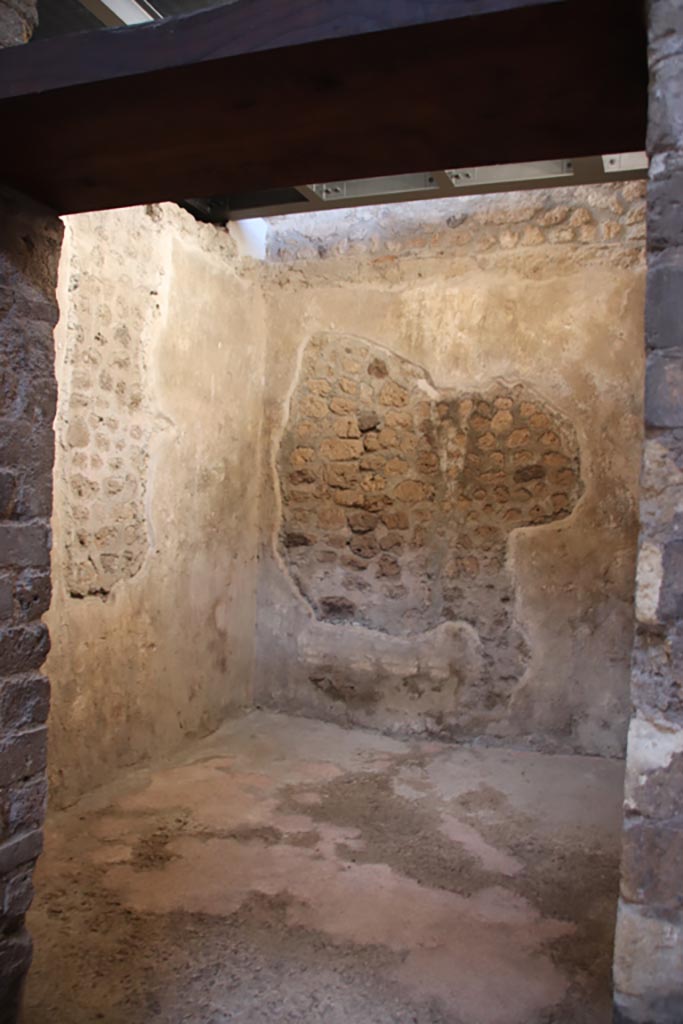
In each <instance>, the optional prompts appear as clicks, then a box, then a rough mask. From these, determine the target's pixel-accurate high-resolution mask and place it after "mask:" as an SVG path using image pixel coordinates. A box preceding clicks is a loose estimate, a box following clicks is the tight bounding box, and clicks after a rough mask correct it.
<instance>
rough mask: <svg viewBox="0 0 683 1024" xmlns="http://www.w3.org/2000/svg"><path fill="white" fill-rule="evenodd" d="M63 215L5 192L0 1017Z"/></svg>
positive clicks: (7, 975) (42, 596)
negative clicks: (37, 206)
mask: <svg viewBox="0 0 683 1024" xmlns="http://www.w3.org/2000/svg"><path fill="white" fill-rule="evenodd" d="M60 241H61V224H60V222H59V220H57V218H56V217H53V216H52V215H50V214H46V213H44V212H42V211H41V210H39V209H37V208H35V207H33V206H32V205H31V204H29V203H28V202H27V201H24V200H20V199H18V198H15V197H11V196H9V195H2V196H0V381H1V387H2V395H1V396H0V1022H2V1024H9V1022H12V1021H14V1019H15V1017H16V1014H17V1013H18V1005H19V999H20V995H21V988H22V982H23V978H24V975H25V973H26V971H27V969H28V966H29V963H30V959H31V942H30V938H29V936H28V934H27V932H26V929H25V928H24V915H25V913H26V911H27V910H28V907H29V906H30V903H31V899H32V895H33V889H32V882H31V877H32V873H33V866H34V864H35V861H36V858H37V856H38V854H39V853H40V851H41V848H42V831H41V829H42V824H43V817H44V811H45V799H46V792H47V784H46V776H45V763H46V746H47V744H46V739H47V737H46V720H47V714H48V707H49V684H48V681H47V679H46V678H45V677H44V676H43V675H42V674H41V666H42V664H43V661H44V660H45V657H46V655H47V652H48V650H49V637H48V632H47V627H46V626H45V625H44V624H43V623H42V622H41V615H42V614H43V613H44V612H45V611H46V610H47V608H48V605H49V603H50V514H51V510H52V459H53V452H54V440H53V432H52V421H53V419H54V414H55V405H56V390H57V389H56V382H55V379H54V350H53V334H52V332H53V328H54V325H55V323H56V321H57V316H58V311H57V301H56V296H55V286H56V277H57V260H58V256H59V247H60Z"/></svg>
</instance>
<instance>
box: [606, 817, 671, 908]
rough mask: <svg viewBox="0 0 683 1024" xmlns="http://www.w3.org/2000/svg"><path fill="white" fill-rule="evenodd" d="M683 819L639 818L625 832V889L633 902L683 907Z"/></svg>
mask: <svg viewBox="0 0 683 1024" xmlns="http://www.w3.org/2000/svg"><path fill="white" fill-rule="evenodd" d="M682 866H683V823H682V822H678V823H677V822H662V821H643V820H637V821H633V822H630V823H628V825H627V828H626V830H625V832H624V842H623V850H622V862H621V893H622V896H623V897H624V899H626V900H628V901H629V903H644V904H646V905H647V906H650V907H652V906H657V907H659V908H660V909H661V908H665V909H666V910H667V911H668V910H671V909H679V908H681V907H683V889H682V888H681V870H682Z"/></svg>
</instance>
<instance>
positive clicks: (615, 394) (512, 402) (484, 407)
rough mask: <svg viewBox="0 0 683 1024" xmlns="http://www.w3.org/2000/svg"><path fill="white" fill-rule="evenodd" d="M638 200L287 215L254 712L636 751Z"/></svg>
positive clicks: (276, 284) (572, 193) (559, 196)
mask: <svg viewBox="0 0 683 1024" xmlns="http://www.w3.org/2000/svg"><path fill="white" fill-rule="evenodd" d="M643 247H644V187H643V184H642V183H639V182H632V183H628V184H625V185H623V186H601V187H596V188H579V189H559V190H552V191H548V192H532V193H518V194H510V195H507V196H494V197H480V198H473V199H470V200H458V201H446V200H444V201H439V202H435V203H433V204H421V203H414V204H410V205H409V206H403V207H400V208H397V207H391V206H389V207H380V208H374V209H369V210H353V211H346V212H342V211H338V212H334V213H329V214H322V215H317V216H316V218H315V219H313V218H310V217H309V218H306V217H301V216H300V217H292V218H287V219H286V220H285V219H283V220H280V221H278V220H275V221H273V222H272V224H271V231H270V236H269V258H270V262H269V263H268V264H267V265H266V266H265V268H264V273H265V274H266V275H267V278H268V285H267V296H268V365H267V373H266V393H265V430H264V437H265V441H266V445H267V449H268V456H267V458H268V460H269V466H267V468H268V469H269V472H268V473H267V474H266V477H265V486H264V497H263V501H262V506H261V507H262V529H261V553H262V558H261V569H260V584H259V608H258V615H257V631H258V636H257V645H256V672H255V682H254V690H255V695H256V699H257V700H258V701H259V702H260V703H263V704H266V705H271V706H273V707H275V708H281V709H288V710H290V711H294V712H297V713H303V714H310V715H315V716H318V717H322V718H327V719H330V720H333V721H338V722H341V723H356V724H360V725H368V726H374V727H379V728H381V729H384V730H388V731H399V732H407V733H410V732H415V733H421V734H431V735H436V736H441V737H444V738H449V737H450V738H452V737H459V736H462V737H473V736H484V737H488V738H489V739H490V740H491V741H493V742H496V741H503V740H508V741H509V740H513V741H515V742H524V743H528V744H530V745H533V746H535V747H539V748H541V749H546V750H563V751H579V752H587V753H591V754H603V755H617V756H620V755H621V754H622V753H623V748H624V742H625V734H626V728H627V723H628V717H629V665H630V648H631V635H632V628H633V578H634V562H635V547H636V535H637V522H638V513H637V509H638V473H639V449H640V438H641V434H642V397H641V391H642V373H643V351H642V330H643V328H642V307H643V291H644V260H643Z"/></svg>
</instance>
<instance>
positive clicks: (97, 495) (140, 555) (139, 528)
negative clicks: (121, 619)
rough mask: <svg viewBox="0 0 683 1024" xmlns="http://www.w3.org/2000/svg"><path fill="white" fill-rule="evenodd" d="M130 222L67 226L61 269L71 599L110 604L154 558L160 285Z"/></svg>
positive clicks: (98, 220) (148, 243) (146, 246)
mask: <svg viewBox="0 0 683 1024" xmlns="http://www.w3.org/2000/svg"><path fill="white" fill-rule="evenodd" d="M131 222H132V216H131V214H130V213H128V214H123V213H122V214H120V215H119V216H118V217H109V218H108V217H105V216H102V215H97V214H90V215H83V216H82V217H81V218H80V220H79V221H78V228H74V227H73V226H72V221H68V222H67V224H68V227H67V231H68V232H70V233H72V234H73V233H75V234H77V237H78V243H79V244H78V245H67V246H66V247H65V255H67V254H68V255H67V258H68V265H63V268H62V273H63V274H64V276H65V278H66V279H67V281H68V298H69V303H68V312H66V311H65V313H66V322H65V324H64V330H63V331H62V332H61V333H62V334H63V335H64V345H63V348H64V351H63V352H62V353H61V355H60V364H61V368H62V369H61V373H60V389H61V391H62V392H63V395H64V398H63V401H62V403H61V405H60V415H59V421H58V424H57V443H58V444H59V446H60V449H61V451H62V458H61V465H60V477H62V478H63V484H62V483H61V481H60V485H61V487H62V488H63V492H62V493H63V496H62V502H63V503H65V504H66V509H65V512H66V515H65V523H66V527H65V532H66V537H65V538H64V545H65V555H66V559H65V562H66V564H65V565H64V567H63V572H64V575H65V582H66V587H67V590H68V592H69V594H71V596H73V597H86V596H87V595H97V596H99V597H103V598H104V597H106V595H107V594H108V593H109V592H110V591H111V588H112V587H113V585H114V584H115V583H116V582H118V581H119V580H125V579H130V578H131V577H133V576H135V575H136V574H137V573H138V572H139V570H140V567H141V565H142V562H143V560H144V557H145V555H146V553H147V550H148V536H147V534H148V527H147V516H146V512H145V499H146V483H147V469H148V463H149V448H150V438H151V434H152V429H153V416H152V413H151V411H150V409H149V388H148V387H147V367H146V344H145V343H146V340H147V338H148V336H149V335H150V334H151V333H152V323H153V321H154V319H155V315H156V316H157V317H158V315H159V314H158V309H159V305H158V302H156V303H155V297H156V296H157V295H158V291H159V289H160V281H161V280H162V276H161V274H160V268H159V266H158V260H156V259H155V256H156V253H155V252H154V250H153V242H152V240H151V239H152V237H153V236H152V235H151V233H149V234H148V235H145V234H144V233H143V232H142V231H140V230H137V232H136V231H135V228H136V227H137V224H134V223H131ZM122 225H123V226H124V230H122V229H121V228H122ZM125 228H127V229H128V230H127V231H126V230H125ZM67 237H70V236H67ZM133 237H134V238H135V242H136V247H137V248H138V249H139V252H137V253H136V256H137V263H136V269H138V271H139V272H141V273H138V275H137V276H136V286H135V287H134V288H131V275H130V274H129V273H126V272H123V273H122V272H121V268H123V267H126V263H127V260H128V259H130V251H131V241H132V238H133ZM145 278H146V279H145ZM141 296H144V297H145V299H146V300H147V301H140V297H141Z"/></svg>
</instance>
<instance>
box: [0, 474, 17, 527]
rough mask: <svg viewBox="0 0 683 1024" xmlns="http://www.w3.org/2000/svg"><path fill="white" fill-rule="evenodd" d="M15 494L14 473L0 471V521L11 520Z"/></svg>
mask: <svg viewBox="0 0 683 1024" xmlns="http://www.w3.org/2000/svg"><path fill="white" fill-rule="evenodd" d="M16 493H17V480H16V477H15V476H14V473H10V472H9V471H8V470H2V471H0V519H11V518H12V515H13V512H14V506H15V500H16Z"/></svg>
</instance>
